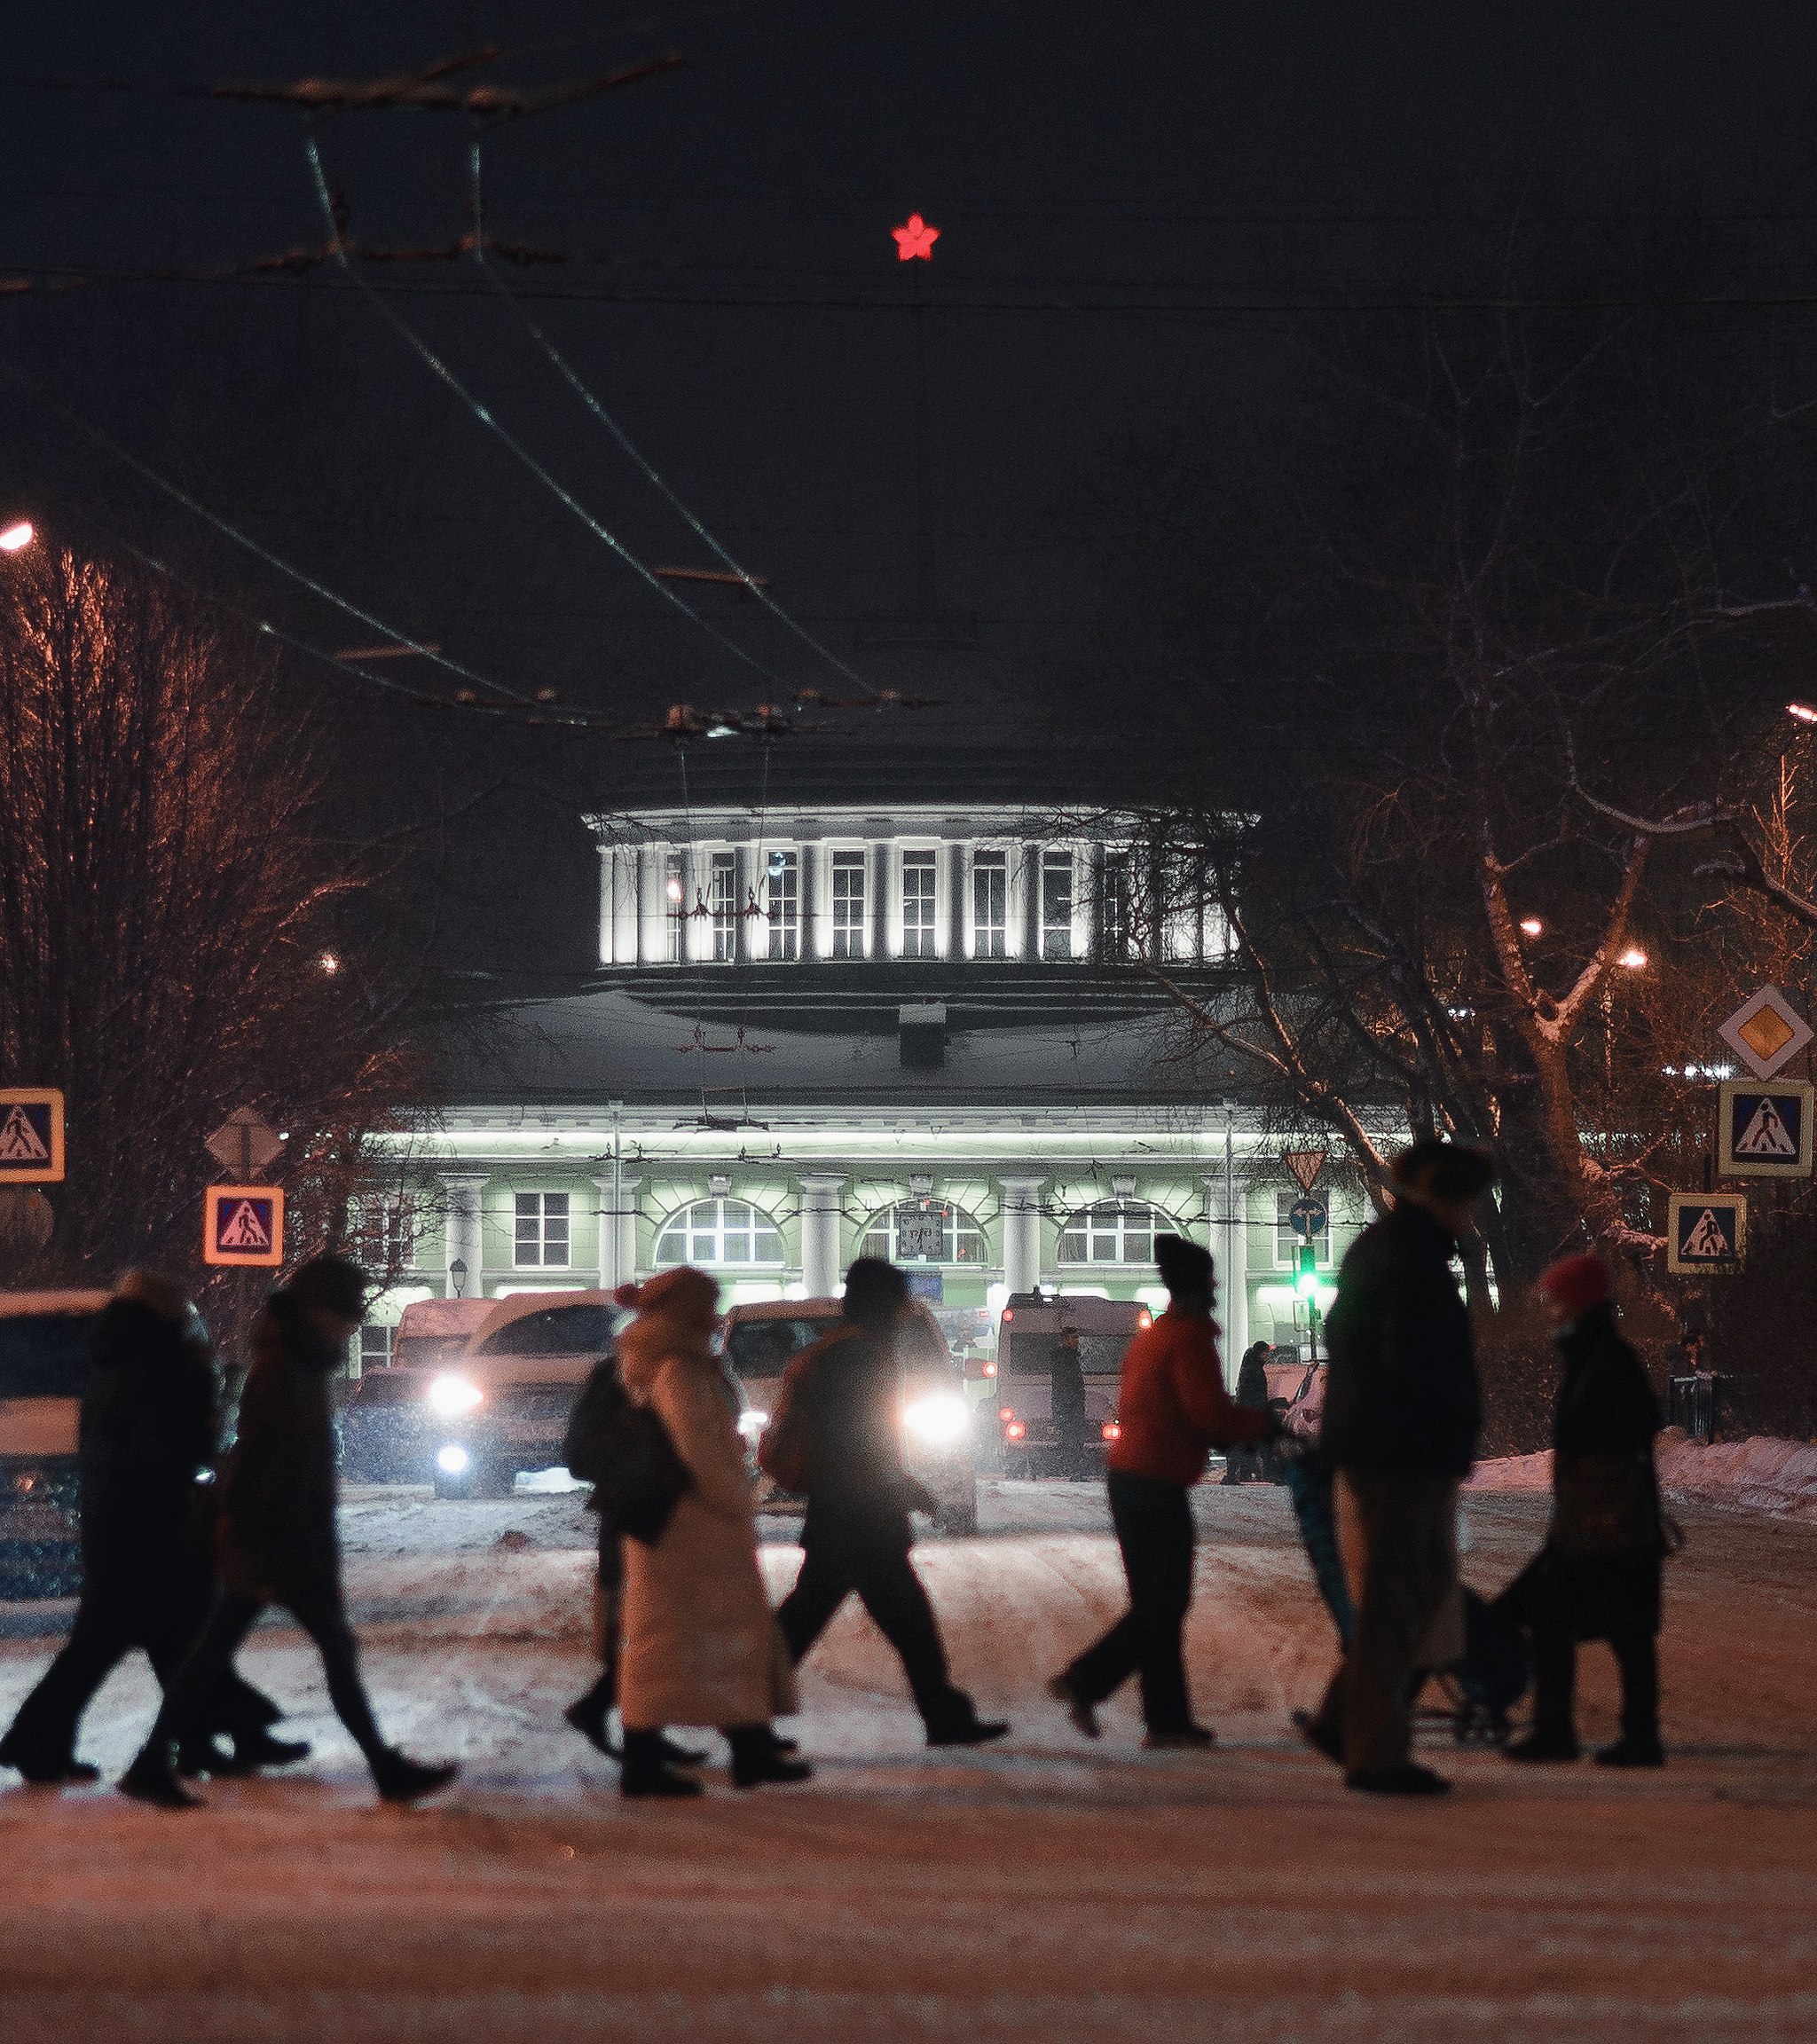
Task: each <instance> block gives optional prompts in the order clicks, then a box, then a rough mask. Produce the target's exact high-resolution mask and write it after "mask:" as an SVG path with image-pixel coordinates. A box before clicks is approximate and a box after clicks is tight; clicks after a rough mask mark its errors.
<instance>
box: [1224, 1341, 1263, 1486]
mask: <svg viewBox="0 0 1817 2044" xmlns="http://www.w3.org/2000/svg"><path fill="white" fill-rule="evenodd" d="M1273 1354H1274V1349H1273V1348H1272V1347H1271V1346H1270V1344H1269V1343H1268V1342H1266V1341H1252V1342H1251V1343H1250V1344H1249V1346H1248V1347H1247V1348H1246V1349H1245V1350H1244V1351H1243V1360H1242V1362H1241V1363H1239V1364H1238V1365H1237V1391H1236V1398H1237V1403H1238V1404H1239V1405H1240V1406H1241V1407H1242V1408H1243V1410H1244V1411H1246V1412H1265V1411H1267V1410H1268V1359H1269V1357H1270V1356H1272V1355H1273ZM1263 1452H1264V1451H1263V1450H1261V1449H1258V1448H1256V1447H1255V1445H1254V1443H1250V1442H1247V1441H1239V1442H1237V1443H1233V1444H1232V1446H1231V1450H1230V1451H1229V1453H1228V1454H1227V1455H1226V1457H1225V1458H1224V1473H1223V1478H1222V1479H1221V1481H1222V1482H1225V1483H1247V1482H1249V1481H1250V1479H1251V1478H1252V1477H1259V1476H1260V1475H1261V1474H1262V1460H1263Z"/></svg>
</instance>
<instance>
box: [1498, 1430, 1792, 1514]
mask: <svg viewBox="0 0 1817 2044" xmlns="http://www.w3.org/2000/svg"><path fill="white" fill-rule="evenodd" d="M1657 1460H1658V1466H1659V1482H1660V1487H1661V1489H1662V1490H1664V1492H1665V1495H1666V1496H1667V1497H1668V1498H1672V1499H1675V1500H1679V1501H1695V1502H1697V1503H1700V1504H1704V1505H1717V1506H1719V1507H1721V1506H1727V1507H1728V1508H1729V1509H1730V1510H1734V1511H1742V1512H1772V1513H1777V1514H1778V1515H1779V1516H1780V1517H1781V1518H1785V1519H1801V1520H1804V1521H1805V1522H1806V1523H1808V1524H1813V1525H1817V1442H1810V1441H1774V1440H1770V1439H1768V1438H1767V1437H1766V1436H1765V1435H1754V1436H1752V1437H1750V1439H1748V1440H1746V1441H1718V1442H1713V1443H1711V1445H1710V1446H1709V1447H1707V1448H1700V1447H1699V1446H1698V1445H1697V1443H1695V1441H1692V1440H1690V1439H1688V1438H1687V1435H1686V1434H1685V1431H1684V1429H1683V1427H1667V1428H1666V1430H1665V1432H1664V1434H1662V1435H1660V1437H1659V1446H1658V1450H1657ZM1470 1488H1471V1489H1473V1490H1550V1489H1551V1488H1552V1450H1550V1449H1549V1448H1548V1449H1547V1450H1546V1452H1545V1453H1544V1454H1542V1455H1510V1456H1506V1457H1505V1458H1502V1459H1501V1460H1499V1461H1496V1462H1482V1463H1479V1464H1478V1465H1477V1466H1476V1469H1475V1473H1474V1474H1472V1476H1471V1478H1470Z"/></svg>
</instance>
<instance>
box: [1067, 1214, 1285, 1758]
mask: <svg viewBox="0 0 1817 2044" xmlns="http://www.w3.org/2000/svg"><path fill="white" fill-rule="evenodd" d="M1154 1260H1155V1262H1156V1264H1157V1265H1158V1266H1159V1267H1160V1278H1161V1283H1162V1284H1164V1285H1166V1286H1167V1288H1168V1309H1167V1311H1166V1312H1165V1313H1163V1314H1162V1315H1161V1316H1160V1318H1159V1319H1158V1320H1156V1321H1155V1322H1154V1324H1153V1325H1152V1326H1150V1327H1146V1328H1144V1330H1143V1332H1142V1333H1139V1334H1138V1335H1137V1337H1136V1339H1135V1340H1133V1341H1132V1342H1131V1343H1130V1344H1129V1349H1128V1351H1127V1352H1126V1353H1125V1355H1124V1356H1123V1381H1122V1388H1121V1392H1120V1393H1119V1394H1118V1398H1117V1422H1118V1426H1119V1427H1120V1429H1121V1431H1120V1432H1119V1435H1118V1437H1117V1439H1116V1440H1115V1441H1113V1443H1111V1447H1110V1450H1109V1453H1108V1455H1107V1457H1106V1460H1107V1462H1108V1464H1109V1472H1110V1473H1109V1477H1108V1487H1109V1490H1110V1501H1111V1521H1112V1523H1113V1525H1114V1526H1115V1528H1116V1529H1117V1545H1119V1546H1120V1547H1121V1549H1122V1552H1123V1573H1124V1575H1125V1576H1127V1577H1128V1578H1129V1610H1128V1611H1126V1612H1125V1613H1124V1615H1123V1616H1122V1617H1121V1618H1120V1619H1119V1620H1118V1621H1117V1623H1115V1624H1114V1625H1113V1626H1112V1627H1111V1629H1110V1631H1108V1632H1106V1633H1105V1636H1104V1638H1103V1639H1100V1640H1099V1641H1098V1642H1097V1645H1096V1646H1095V1647H1091V1648H1090V1649H1089V1651H1088V1652H1086V1653H1084V1654H1082V1655H1080V1656H1079V1658H1078V1659H1077V1660H1076V1661H1074V1663H1072V1665H1071V1666H1070V1667H1068V1668H1067V1669H1066V1671H1065V1672H1064V1673H1062V1674H1059V1675H1057V1676H1055V1678H1054V1679H1053V1680H1052V1681H1051V1682H1050V1683H1049V1685H1048V1692H1049V1694H1050V1695H1052V1696H1054V1697H1055V1698H1057V1699H1058V1701H1059V1702H1062V1703H1064V1704H1065V1705H1066V1708H1067V1710H1069V1711H1070V1712H1071V1713H1072V1718H1073V1722H1074V1724H1075V1725H1076V1726H1078V1727H1079V1729H1080V1730H1081V1731H1082V1732H1083V1733H1085V1734H1086V1736H1087V1737H1088V1738H1091V1739H1096V1738H1097V1736H1098V1735H1099V1726H1098V1722H1097V1706H1098V1705H1099V1704H1100V1703H1102V1702H1104V1700H1105V1698H1106V1697H1107V1696H1109V1695H1110V1694H1112V1692H1113V1690H1115V1689H1116V1688H1118V1687H1119V1686H1121V1684H1122V1683H1123V1682H1124V1681H1125V1680H1127V1679H1128V1678H1129V1676H1131V1675H1133V1674H1135V1673H1137V1671H1138V1670H1139V1671H1140V1672H1141V1676H1142V1715H1143V1718H1144V1722H1145V1723H1146V1725H1147V1726H1148V1731H1147V1735H1146V1737H1144V1740H1143V1741H1142V1743H1143V1744H1144V1746H1148V1747H1154V1748H1169V1747H1206V1746H1209V1745H1211V1744H1212V1743H1213V1737H1214V1735H1213V1733H1211V1732H1210V1731H1208V1730H1207V1728H1206V1727H1205V1726H1202V1725H1198V1724H1195V1723H1194V1722H1193V1719H1192V1700H1191V1698H1190V1696H1189V1695H1188V1694H1187V1689H1186V1665H1185V1661H1184V1656H1183V1655H1182V1651H1181V1640H1182V1635H1183V1633H1184V1628H1185V1623H1186V1613H1187V1611H1188V1610H1189V1609H1190V1608H1191V1607H1192V1505H1191V1504H1190V1503H1189V1502H1188V1500H1187V1497H1186V1493H1187V1491H1188V1490H1191V1489H1192V1485H1193V1484H1195V1483H1196V1482H1198V1481H1199V1479H1200V1477H1201V1476H1202V1475H1203V1474H1205V1458H1206V1456H1207V1453H1208V1452H1209V1450H1211V1449H1213V1448H1214V1447H1219V1446H1226V1445H1229V1444H1230V1443H1233V1442H1242V1441H1260V1440H1262V1439H1265V1438H1267V1437H1269V1436H1270V1435H1272V1433H1273V1432H1274V1430H1275V1422H1274V1420H1273V1419H1272V1418H1271V1416H1270V1414H1269V1413H1268V1412H1267V1411H1265V1410H1263V1411H1243V1410H1242V1409H1241V1408H1240V1407H1239V1406H1237V1405H1234V1404H1232V1403H1231V1397H1230V1394H1229V1393H1228V1392H1227V1391H1226V1390H1225V1389H1224V1373H1223V1364H1222V1363H1221V1362H1220V1361H1219V1360H1218V1353H1217V1336H1218V1327H1217V1323H1216V1322H1215V1320H1214V1319H1213V1318H1212V1317H1211V1309H1212V1301H1213V1299H1214V1297H1215V1293H1216V1285H1215V1280H1214V1275H1213V1270H1212V1261H1211V1255H1210V1253H1209V1251H1207V1250H1205V1249H1201V1248H1200V1246H1199V1245H1198V1244H1197V1243H1196V1242H1186V1241H1183V1240H1182V1239H1181V1238H1180V1237H1179V1236H1177V1235H1158V1236H1156V1238H1155V1242H1154Z"/></svg>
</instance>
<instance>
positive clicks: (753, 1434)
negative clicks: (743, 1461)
mask: <svg viewBox="0 0 1817 2044" xmlns="http://www.w3.org/2000/svg"><path fill="white" fill-rule="evenodd" d="M769 1423H770V1416H769V1414H768V1413H767V1412H757V1411H751V1412H741V1413H740V1414H739V1415H738V1431H739V1432H740V1433H741V1434H742V1435H743V1436H744V1438H745V1439H746V1440H747V1441H755V1440H756V1439H757V1438H758V1436H759V1435H760V1434H761V1433H762V1432H763V1430H764V1428H765V1427H767V1426H768V1425H769Z"/></svg>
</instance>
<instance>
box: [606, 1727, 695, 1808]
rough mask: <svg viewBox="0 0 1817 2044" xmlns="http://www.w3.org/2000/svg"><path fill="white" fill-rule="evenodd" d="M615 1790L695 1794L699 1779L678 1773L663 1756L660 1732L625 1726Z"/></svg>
mask: <svg viewBox="0 0 1817 2044" xmlns="http://www.w3.org/2000/svg"><path fill="white" fill-rule="evenodd" d="M618 1793H619V1794H620V1795H621V1796H698V1795H699V1794H700V1793H701V1787H700V1783H699V1782H698V1781H696V1780H695V1779H694V1777H693V1776H692V1775H691V1774H680V1773H676V1771H675V1769H674V1768H673V1767H672V1766H671V1765H669V1763H668V1762H667V1761H666V1760H665V1759H664V1757H663V1734H662V1733H660V1732H659V1731H658V1732H633V1730H632V1729H631V1728H630V1726H626V1727H625V1757H624V1760H623V1762H622V1763H621V1765H620V1767H619V1772H618Z"/></svg>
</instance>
